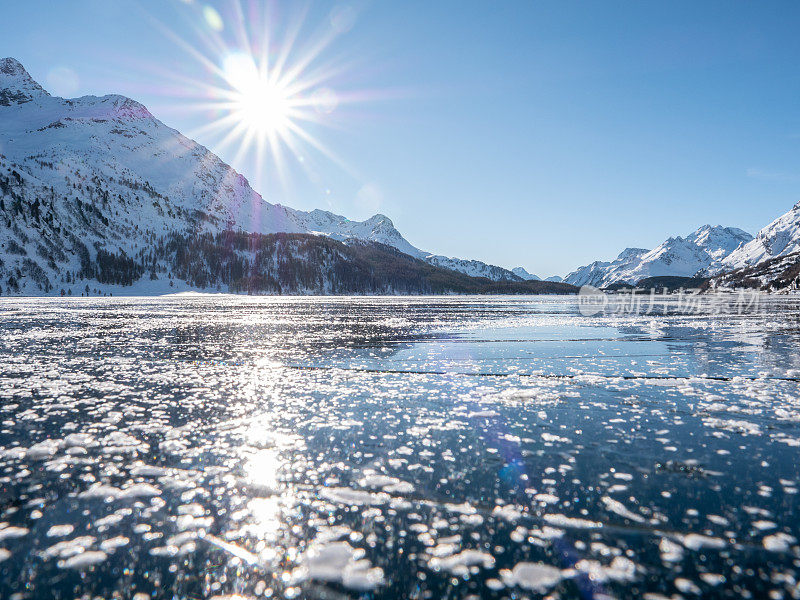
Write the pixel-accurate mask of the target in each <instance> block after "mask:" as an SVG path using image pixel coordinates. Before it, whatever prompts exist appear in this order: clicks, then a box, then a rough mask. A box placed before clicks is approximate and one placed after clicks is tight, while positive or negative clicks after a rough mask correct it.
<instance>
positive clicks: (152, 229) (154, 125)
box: [0, 58, 521, 294]
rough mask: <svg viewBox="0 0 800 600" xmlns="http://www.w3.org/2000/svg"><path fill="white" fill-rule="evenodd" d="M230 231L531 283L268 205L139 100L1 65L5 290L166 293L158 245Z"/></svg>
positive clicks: (364, 228)
mask: <svg viewBox="0 0 800 600" xmlns="http://www.w3.org/2000/svg"><path fill="white" fill-rule="evenodd" d="M225 231H240V232H246V233H249V234H257V235H266V234H273V233H279V232H280V233H294V234H313V235H317V236H320V235H321V236H327V237H329V238H332V239H334V240H339V241H345V240H352V239H357V240H362V241H366V242H375V243H378V244H385V245H389V246H392V247H394V248H396V249H398V250H400V251H401V252H403V253H406V254H408V255H410V256H411V257H414V258H418V259H427V260H428V262H429V263H430V264H431V265H432V266H437V265H440V266H441V267H444V268H448V269H453V270H456V271H466V272H468V273H469V274H470V275H476V276H483V277H488V278H490V279H493V280H499V281H514V282H519V281H521V280H520V279H519V278H517V277H516V276H515V275H513V274H512V273H511V272H510V271H506V270H505V269H501V268H499V267H491V266H489V265H485V264H484V263H480V262H478V261H460V260H458V259H447V258H445V257H441V256H431V255H430V254H429V253H427V252H424V251H422V250H419V249H418V248H415V247H414V246H413V245H411V244H410V243H409V242H408V241H407V240H406V239H405V238H403V236H402V235H401V234H400V233H399V232H398V231H397V229H396V228H395V227H394V225H393V224H392V222H391V220H390V219H389V218H387V217H385V216H383V215H375V216H374V217H372V218H370V219H367V220H366V221H363V222H356V221H350V220H349V219H346V218H344V217H341V216H339V215H335V214H333V213H330V212H326V211H321V210H314V211H311V212H303V211H298V210H294V209H292V208H289V207H286V206H282V205H280V204H271V203H269V202H266V201H265V200H264V199H263V198H262V197H261V196H260V195H259V194H257V193H256V192H255V191H254V190H253V189H252V188H251V187H250V185H249V184H248V182H247V180H246V179H245V178H244V177H243V176H242V175H240V174H238V173H237V172H236V171H234V170H233V169H232V168H231V167H230V166H228V165H227V164H225V163H224V162H222V161H221V160H220V159H219V158H218V157H217V156H216V155H214V154H213V153H212V152H210V151H209V150H207V149H206V148H204V147H203V146H201V145H200V144H197V143H196V142H194V141H192V140H190V139H188V138H186V137H185V136H183V135H181V134H180V133H179V132H178V131H176V130H174V129H171V128H170V127H167V126H166V125H164V124H163V123H162V122H161V121H159V120H158V119H156V118H155V117H154V116H153V115H152V114H150V112H149V111H148V110H147V109H146V108H145V107H144V106H143V105H141V104H139V103H138V102H135V101H134V100H131V99H129V98H125V97H123V96H118V95H108V96H103V97H96V96H84V97H81V98H75V99H63V98H57V97H53V96H51V95H49V94H48V93H47V92H46V91H45V90H44V89H43V88H42V87H41V86H40V85H39V84H38V83H36V82H35V81H34V80H33V79H32V78H31V77H30V75H29V74H28V73H27V72H26V71H25V69H24V68H23V66H22V65H21V64H20V63H19V62H17V61H16V60H14V59H11V58H6V59H2V60H0V292H2V293H14V294H42V293H50V294H52V293H58V292H59V291H60V290H61V289H66V290H72V289H73V288H74V290H76V291H77V290H79V289H80V290H83V289H84V288H85V287H86V286H88V287H89V288H90V289H92V290H95V289H104V288H103V287H102V286H103V285H112V284H110V283H101V281H100V279H102V278H103V276H102V275H101V273H102V272H103V268H104V266H105V267H108V266H109V265H112V266H113V268H112V270H114V269H116V271H115V272H116V273H117V274H116V275H115V276H114V278H113V279H114V280H115V282H116V283H114V284H113V285H123V284H125V285H127V284H131V283H136V284H137V285H139V286H140V287H142V285H143V284H142V281H143V279H142V277H143V275H142V273H144V272H146V273H147V277H146V278H144V280H146V281H148V282H152V283H148V285H147V286H144V291H146V292H147V291H164V290H163V288H164V287H165V286H167V285H169V287H170V288H174V287H175V285H176V282H175V280H174V279H173V278H172V277H170V275H171V274H172V273H171V267H172V266H173V265H171V264H170V263H169V261H166V262H164V261H165V260H166V259H164V258H163V257H161V258H158V257H155V258H154V260H152V261H150V262H148V260H149V259H150V258H152V257H151V256H150V254H151V253H152V248H153V245H154V244H156V243H158V240H163V239H166V238H168V237H169V236H173V235H182V236H187V235H194V236H202V235H205V234H210V235H217V234H220V233H221V232H225ZM134 263H135V264H134ZM117 271H119V272H117ZM120 273H122V274H120ZM106 279H108V278H106ZM322 287H323V288H325V286H322ZM325 289H327V288H325ZM109 290H110V288H109Z"/></svg>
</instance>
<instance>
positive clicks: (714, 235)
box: [564, 225, 753, 287]
mask: <svg viewBox="0 0 800 600" xmlns="http://www.w3.org/2000/svg"><path fill="white" fill-rule="evenodd" d="M752 239H753V237H752V236H751V235H750V234H749V233H747V232H746V231H742V230H741V229H737V228H735V227H722V226H720V225H716V226H711V225H704V226H703V227H700V228H699V229H697V230H696V231H694V232H692V233H691V234H689V235H688V236H686V237H680V236H678V237H671V238H669V239H667V240H665V241H664V242H663V243H661V244H660V245H659V246H658V247H656V248H654V249H653V250H646V249H644V248H626V249H625V250H623V251H622V253H621V254H620V255H619V256H618V257H617V258H616V259H615V260H613V261H611V262H601V261H597V262H594V263H592V264H590V265H587V266H585V267H580V268H578V269H577V270H575V271H573V272H572V273H570V274H569V275H567V276H566V277H565V278H564V281H566V282H567V283H571V284H572V285H593V286H595V287H606V286H608V285H611V284H614V283H622V282H625V283H630V284H635V283H637V282H638V281H639V280H641V279H645V278H648V277H660V276H681V277H693V276H695V275H704V274H707V273H712V272H716V271H718V270H719V269H720V267H721V265H722V264H723V261H724V260H725V259H726V258H727V257H728V256H729V255H730V254H732V253H733V252H734V251H736V249H737V248H739V247H740V246H742V245H744V244H746V243H748V242H750V240H752Z"/></svg>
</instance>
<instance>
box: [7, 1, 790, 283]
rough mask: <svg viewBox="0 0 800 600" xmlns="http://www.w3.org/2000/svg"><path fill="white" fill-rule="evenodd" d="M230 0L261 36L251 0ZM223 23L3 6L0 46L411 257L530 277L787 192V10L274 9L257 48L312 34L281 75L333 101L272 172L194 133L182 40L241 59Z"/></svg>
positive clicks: (227, 18) (201, 15) (439, 5)
mask: <svg viewBox="0 0 800 600" xmlns="http://www.w3.org/2000/svg"><path fill="white" fill-rule="evenodd" d="M241 5H242V6H243V11H242V13H243V14H245V15H246V16H247V15H252V16H249V17H247V18H246V21H247V28H248V29H249V33H250V36H251V37H250V44H251V46H252V45H259V44H260V43H261V41H260V40H259V37H263V35H262V32H263V28H262V27H261V26H260V24H258V21H259V19H261V18H263V17H264V11H263V10H261V9H259V8H258V7H262V6H263V5H264V3H262V2H252V3H251V2H250V0H242V4H241ZM206 6H209V7H211V8H213V9H214V10H213V11H208V10H206V9H205V7H206ZM209 15H211V16H212V17H214V16H215V15H216V16H218V17H219V20H216V19H215V18H212V19H211V20H209ZM236 15H237V11H236V10H235V5H233V4H230V3H225V2H214V1H211V0H207V1H203V2H201V1H200V0H195V2H184V1H179V0H155V1H152V2H150V1H140V2H128V1H124V0H119V1H114V2H107V1H105V0H73V1H70V2H58V3H51V2H43V1H42V2H37V1H31V2H13V3H6V5H5V6H4V7H3V16H4V18H3V19H2V20H1V21H0V55H2V56H14V57H15V58H17V59H19V60H20V61H21V62H22V63H23V64H24V65H25V66H26V67H27V68H28V70H29V71H30V72H31V74H32V75H33V76H34V78H36V79H37V80H38V81H40V83H42V84H43V85H44V86H45V87H47V88H48V89H50V91H51V92H56V93H59V94H60V95H68V96H79V95H84V94H106V93H121V94H125V95H128V96H131V97H134V98H136V99H137V100H140V101H141V102H143V103H144V104H145V105H147V106H148V108H150V109H151V112H153V113H154V114H155V115H156V116H157V117H159V118H160V119H161V120H163V121H164V122H165V123H167V124H168V125H170V126H172V127H175V128H177V129H179V130H181V131H182V132H184V133H187V134H189V135H191V136H192V137H194V138H195V139H197V140H198V141H199V142H201V143H203V144H205V145H206V146H208V147H209V148H211V149H212V150H214V151H216V152H218V153H219V154H220V155H221V156H222V157H223V159H225V160H226V161H228V162H231V163H232V164H233V166H234V167H235V168H236V169H237V170H239V171H240V172H242V173H243V174H244V175H245V176H247V177H248V179H250V181H251V183H252V184H253V186H254V187H255V188H256V189H257V190H258V191H260V192H261V193H262V194H263V195H264V197H265V198H266V199H267V200H268V201H271V202H280V203H283V204H287V205H289V206H293V207H296V208H301V209H306V210H307V209H312V208H325V209H328V210H332V211H335V212H337V213H340V214H344V215H346V216H348V217H350V218H358V219H363V218H366V217H368V216H370V215H371V214H372V213H374V212H382V213H384V214H387V215H388V216H389V217H391V218H392V220H393V221H394V223H395V225H396V226H397V228H398V229H399V230H400V231H401V232H402V233H403V234H404V235H405V237H406V238H408V239H409V241H411V242H412V243H413V244H415V245H416V246H418V247H421V248H424V249H426V250H430V251H435V252H437V253H442V254H447V255H451V256H459V257H465V258H477V259H480V260H484V261H487V262H491V263H494V264H499V265H502V266H506V267H509V268H510V267H514V266H516V265H523V266H525V267H526V268H527V269H528V270H530V271H531V272H535V273H537V274H539V275H551V274H554V273H557V274H561V275H563V274H565V273H566V272H567V271H569V270H571V269H573V268H575V267H576V266H578V265H581V264H585V263H588V262H591V261H593V260H596V259H604V260H608V259H611V258H613V257H614V256H616V254H617V253H618V252H619V251H620V250H621V249H622V248H624V247H626V246H641V247H648V248H649V247H653V246H655V245H656V244H658V243H660V242H661V241H662V240H663V239H665V238H666V237H669V236H671V235H685V234H687V233H689V232H690V231H692V230H693V229H695V228H697V227H698V226H700V225H703V224H705V223H707V222H709V223H712V224H723V225H733V226H737V227H741V228H743V229H746V230H748V231H750V232H751V233H754V232H755V231H756V230H757V229H759V228H760V227H762V226H763V225H765V224H766V223H768V222H769V221H771V220H772V219H773V218H775V217H776V216H778V215H779V214H781V213H783V212H785V211H786V210H788V209H789V208H791V206H792V205H793V204H794V203H795V202H797V201H798V200H800V101H799V100H800V36H798V35H797V31H798V30H800V4H799V3H796V2H770V3H769V4H763V3H754V2H734V1H724V2H703V3H697V2H664V3H661V4H658V3H655V2H642V3H632V2H619V3H616V2H602V3H601V2H591V3H589V2H587V3H573V2H501V3H488V2H464V1H463V0H462V1H459V2H445V1H441V2H377V1H374V2H370V1H367V0H355V1H354V2H351V3H341V2H314V3H311V4H306V5H303V4H301V3H297V2H292V3H288V2H287V3H276V4H272V5H271V8H270V9H269V17H268V19H267V21H268V28H269V30H270V31H271V32H272V33H271V37H270V48H271V49H272V51H273V53H275V52H280V51H281V50H282V49H284V48H286V47H288V44H287V42H286V39H287V37H288V33H287V32H290V31H293V25H294V24H296V23H301V25H300V26H299V28H298V29H297V34H296V36H295V38H294V40H295V41H294V44H293V45H292V52H290V54H289V63H291V62H292V61H293V60H299V59H300V58H302V57H303V56H305V55H307V54H308V51H309V49H310V48H313V47H314V46H315V45H316V44H318V43H319V42H320V40H323V39H327V38H329V37H330V38H332V41H331V42H330V43H329V44H328V45H327V46H326V47H325V48H324V49H323V50H322V51H321V52H319V54H318V55H317V56H316V57H315V58H314V60H312V61H311V63H310V64H309V66H308V67H307V68H306V69H304V70H303V71H302V72H301V78H302V77H310V76H311V75H313V74H322V76H323V81H322V82H321V83H320V85H319V86H317V87H320V88H323V87H324V89H325V90H326V93H332V94H334V97H335V98H339V99H340V100H341V101H340V102H339V103H337V104H335V106H333V110H330V108H331V107H328V109H326V110H325V111H322V112H320V113H319V114H318V119H319V122H314V123H304V131H305V132H306V133H307V134H308V135H309V136H311V137H312V138H313V139H315V140H317V141H318V142H320V143H321V144H323V145H324V147H325V148H326V149H327V150H328V152H329V155H326V154H324V153H321V152H320V151H318V150H315V149H314V148H313V147H312V146H310V145H309V144H301V145H299V146H298V150H297V153H296V154H293V153H288V152H286V153H285V155H286V161H285V163H284V166H283V167H282V168H280V169H279V168H278V167H277V166H276V165H275V164H274V161H273V160H271V159H270V158H269V157H267V158H265V159H264V160H262V161H257V159H256V155H255V153H254V152H253V151H249V152H244V153H242V152H239V151H238V150H239V148H240V147H241V145H240V144H239V145H238V146H237V144H236V143H235V142H233V143H229V144H227V145H223V144H222V143H221V142H222V138H223V137H224V132H222V133H220V132H216V133H209V132H207V131H205V130H204V125H206V124H207V123H208V122H209V121H213V120H214V119H215V118H217V117H218V116H219V114H218V113H215V112H213V111H210V110H208V109H206V108H202V107H201V105H203V104H204V103H206V102H207V100H208V98H206V97H205V96H207V95H208V94H207V93H206V92H203V86H207V87H208V89H210V88H211V86H217V87H219V86H220V85H224V82H223V81H221V80H220V78H219V77H218V76H217V75H215V74H214V73H213V72H212V69H210V68H209V66H208V64H206V65H204V64H203V62H202V61H200V60H198V59H197V56H196V55H195V54H193V53H192V52H190V51H187V49H190V50H195V51H196V52H197V53H199V54H200V55H202V56H203V57H204V58H205V59H206V60H208V61H210V62H211V63H212V64H216V65H221V64H222V63H223V61H224V58H225V56H226V55H227V54H229V53H230V52H235V51H247V48H246V47H244V44H243V42H242V40H241V39H240V37H239V36H238V35H237V31H238V30H239V27H238V26H237V23H238V22H240V19H238V18H237V16H236ZM220 26H221V29H220ZM334 33H335V35H332V34H334ZM175 38H179V39H180V40H182V41H183V46H181V45H180V44H178V43H176V42H175ZM186 81H191V82H195V84H196V85H194V86H192V87H190V86H188V85H187V84H186V83H185V82H186ZM198 90H199V92H198ZM314 91H315V89H314V88H313V87H312V88H310V89H309V93H311V92H314ZM351 99H352V100H353V101H352V102H350V101H348V100H351ZM280 174H282V176H280Z"/></svg>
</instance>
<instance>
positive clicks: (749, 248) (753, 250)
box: [714, 202, 800, 272]
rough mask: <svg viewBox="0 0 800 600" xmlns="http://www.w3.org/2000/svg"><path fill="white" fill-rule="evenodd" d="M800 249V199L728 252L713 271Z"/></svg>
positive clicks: (783, 254)
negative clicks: (736, 247) (785, 211)
mask: <svg viewBox="0 0 800 600" xmlns="http://www.w3.org/2000/svg"><path fill="white" fill-rule="evenodd" d="M799 251H800V202H798V203H797V204H795V205H794V207H793V208H792V209H791V210H790V211H789V212H787V213H785V214H783V215H781V216H780V217H778V218H777V219H775V220H774V221H773V222H772V223H770V224H769V225H767V226H766V227H764V228H763V229H761V230H760V231H759V232H758V233H757V234H756V237H755V238H753V239H752V240H750V241H748V243H746V244H744V245H742V246H741V247H740V248H738V249H736V250H734V251H733V252H731V253H730V254H729V255H728V256H727V257H725V258H724V260H722V261H720V263H719V264H718V265H717V266H716V268H715V269H714V272H724V271H733V270H735V269H742V268H744V267H749V266H753V265H757V264H759V263H762V262H764V261H767V260H770V259H772V258H777V257H779V256H785V255H787V254H794V253H795V252H799Z"/></svg>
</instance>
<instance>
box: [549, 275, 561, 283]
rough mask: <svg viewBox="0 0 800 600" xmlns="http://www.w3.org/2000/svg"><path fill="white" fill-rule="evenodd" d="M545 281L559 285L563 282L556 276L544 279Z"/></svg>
mask: <svg viewBox="0 0 800 600" xmlns="http://www.w3.org/2000/svg"><path fill="white" fill-rule="evenodd" d="M545 281H550V282H552V283H561V282H562V281H564V278H563V277H559V276H558V275H552V276H550V277H546V278H545Z"/></svg>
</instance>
